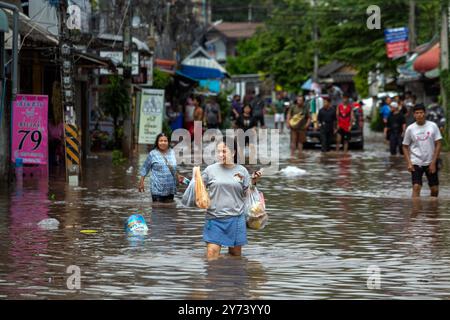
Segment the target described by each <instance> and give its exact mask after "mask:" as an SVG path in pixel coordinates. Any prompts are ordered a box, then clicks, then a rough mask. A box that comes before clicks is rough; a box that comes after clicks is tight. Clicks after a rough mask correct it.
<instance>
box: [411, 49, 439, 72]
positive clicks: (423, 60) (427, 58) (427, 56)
mask: <svg viewBox="0 0 450 320" xmlns="http://www.w3.org/2000/svg"><path fill="white" fill-rule="evenodd" d="M440 55H441V49H440V45H439V43H436V44H435V45H434V46H433V47H431V48H430V49H429V50H428V51H426V52H424V53H422V54H421V55H420V56H419V57H418V58H417V59H416V60H415V61H414V70H416V71H417V72H420V73H425V72H428V71H431V70H433V69H437V68H439V63H440Z"/></svg>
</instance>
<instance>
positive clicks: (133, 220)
mask: <svg viewBox="0 0 450 320" xmlns="http://www.w3.org/2000/svg"><path fill="white" fill-rule="evenodd" d="M125 230H126V232H127V233H129V234H132V235H143V234H147V232H148V227H147V223H146V222H145V219H144V217H143V216H142V215H140V214H133V215H132V216H130V217H129V218H128V219H127V221H126V223H125Z"/></svg>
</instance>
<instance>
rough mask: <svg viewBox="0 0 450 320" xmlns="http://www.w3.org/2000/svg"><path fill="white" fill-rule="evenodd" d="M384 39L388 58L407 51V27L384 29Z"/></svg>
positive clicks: (401, 54)
mask: <svg viewBox="0 0 450 320" xmlns="http://www.w3.org/2000/svg"><path fill="white" fill-rule="evenodd" d="M384 39H385V43H386V52H387V56H388V58H398V57H401V56H404V55H405V54H407V53H408V51H409V41H408V28H394V29H386V30H384Z"/></svg>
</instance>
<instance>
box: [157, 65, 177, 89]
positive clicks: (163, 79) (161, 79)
mask: <svg viewBox="0 0 450 320" xmlns="http://www.w3.org/2000/svg"><path fill="white" fill-rule="evenodd" d="M171 81H172V78H171V77H170V75H169V74H167V73H165V72H163V71H161V70H158V69H156V68H155V69H154V70H153V88H155V89H165V88H166V87H167V86H168V85H169V84H170V82H171Z"/></svg>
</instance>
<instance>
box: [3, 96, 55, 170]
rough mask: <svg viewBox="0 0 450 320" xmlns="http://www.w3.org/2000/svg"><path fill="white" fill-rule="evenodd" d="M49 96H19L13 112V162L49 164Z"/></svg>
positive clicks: (14, 103)
mask: <svg viewBox="0 0 450 320" xmlns="http://www.w3.org/2000/svg"><path fill="white" fill-rule="evenodd" d="M47 119H48V96H44V95H25V94H18V95H17V97H16V100H15V101H14V102H13V111H12V152H11V161H12V162H14V163H15V161H16V158H22V159H23V163H24V164H44V165H45V164H47V163H48V127H47V122H48V121H47Z"/></svg>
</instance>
